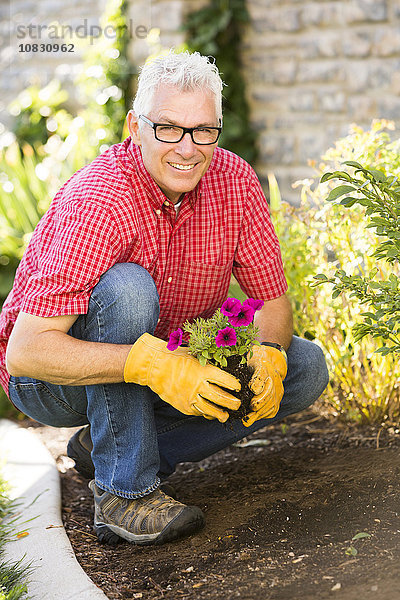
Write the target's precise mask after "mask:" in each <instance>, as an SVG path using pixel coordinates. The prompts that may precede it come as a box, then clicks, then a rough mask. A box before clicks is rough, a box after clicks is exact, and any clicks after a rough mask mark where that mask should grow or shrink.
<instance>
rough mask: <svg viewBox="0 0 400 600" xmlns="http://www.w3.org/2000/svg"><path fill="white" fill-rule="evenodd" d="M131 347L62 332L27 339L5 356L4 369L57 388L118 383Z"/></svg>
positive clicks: (121, 379) (49, 332)
mask: <svg viewBox="0 0 400 600" xmlns="http://www.w3.org/2000/svg"><path fill="white" fill-rule="evenodd" d="M130 349H131V346H129V345H120V344H106V343H100V342H87V341H83V340H79V339H76V338H73V337H71V336H70V335H68V334H66V333H64V332H62V331H56V330H51V331H44V332H42V333H40V334H39V335H36V336H31V337H29V336H26V338H25V339H24V343H23V344H22V342H19V344H17V345H16V346H14V347H13V348H12V352H9V353H7V369H8V371H9V372H10V374H11V375H14V376H16V377H32V378H34V379H40V380H42V381H48V382H49V383H55V384H59V385H90V384H96V383H120V382H122V381H123V380H124V377H123V372H124V365H125V361H126V358H127V356H128V353H129V350H130Z"/></svg>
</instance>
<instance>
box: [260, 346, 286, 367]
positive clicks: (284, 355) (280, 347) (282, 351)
mask: <svg viewBox="0 0 400 600" xmlns="http://www.w3.org/2000/svg"><path fill="white" fill-rule="evenodd" d="M261 346H270V347H271V348H276V350H279V352H281V353H282V354H283V357H284V359H285V361H286V364H287V362H288V357H287V354H286V350H285V348H284V347H283V346H281V344H278V343H276V342H261Z"/></svg>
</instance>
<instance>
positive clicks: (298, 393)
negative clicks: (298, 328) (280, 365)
mask: <svg viewBox="0 0 400 600" xmlns="http://www.w3.org/2000/svg"><path fill="white" fill-rule="evenodd" d="M288 358H289V363H288V377H287V379H286V384H287V385H285V382H284V387H285V390H286V388H288V391H289V390H290V395H293V398H294V400H293V401H294V402H295V403H296V405H298V406H297V410H302V409H303V408H306V407H307V406H309V405H310V404H312V403H313V402H315V400H317V399H318V398H319V397H320V395H321V394H322V392H323V391H324V389H325V388H326V386H327V385H328V383H329V373H328V368H327V366H326V361H325V356H324V353H323V352H322V350H321V348H320V347H319V346H317V344H315V343H313V342H311V341H309V340H304V339H301V338H297V337H294V338H293V342H292V345H291V347H290V348H289V350H288ZM300 406H301V408H299V407H300Z"/></svg>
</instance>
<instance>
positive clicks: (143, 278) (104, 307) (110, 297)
mask: <svg viewBox="0 0 400 600" xmlns="http://www.w3.org/2000/svg"><path fill="white" fill-rule="evenodd" d="M159 312H160V305H159V297H158V292H157V288H156V285H155V283H154V280H153V278H152V277H151V275H150V273H149V272H148V271H146V269H144V268H143V267H141V266H140V265H137V264H135V263H118V264H115V265H114V266H112V267H111V268H110V269H109V270H108V271H106V272H105V273H103V275H102V276H101V277H100V280H99V282H98V283H97V285H96V286H95V287H94V288H93V291H92V294H91V297H90V301H89V309H88V313H87V315H86V318H85V328H86V330H88V329H90V328H93V329H96V330H97V331H98V332H99V336H102V335H103V334H102V332H104V331H107V334H106V337H107V339H108V340H109V341H113V340H115V342H118V343H132V340H133V341H134V340H135V339H137V337H138V336H140V335H141V334H142V333H144V332H146V331H147V332H149V333H153V332H154V329H155V327H156V325H157V321H158V316H159ZM86 333H87V332H86ZM95 335H97V334H95Z"/></svg>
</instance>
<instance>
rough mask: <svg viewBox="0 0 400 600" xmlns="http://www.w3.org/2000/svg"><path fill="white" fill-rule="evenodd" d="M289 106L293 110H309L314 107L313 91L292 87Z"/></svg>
mask: <svg viewBox="0 0 400 600" xmlns="http://www.w3.org/2000/svg"><path fill="white" fill-rule="evenodd" d="M289 108H290V110H293V111H295V112H311V111H312V110H314V109H315V92H313V91H309V90H299V89H296V88H294V89H293V91H291V93H290V98H289Z"/></svg>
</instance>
